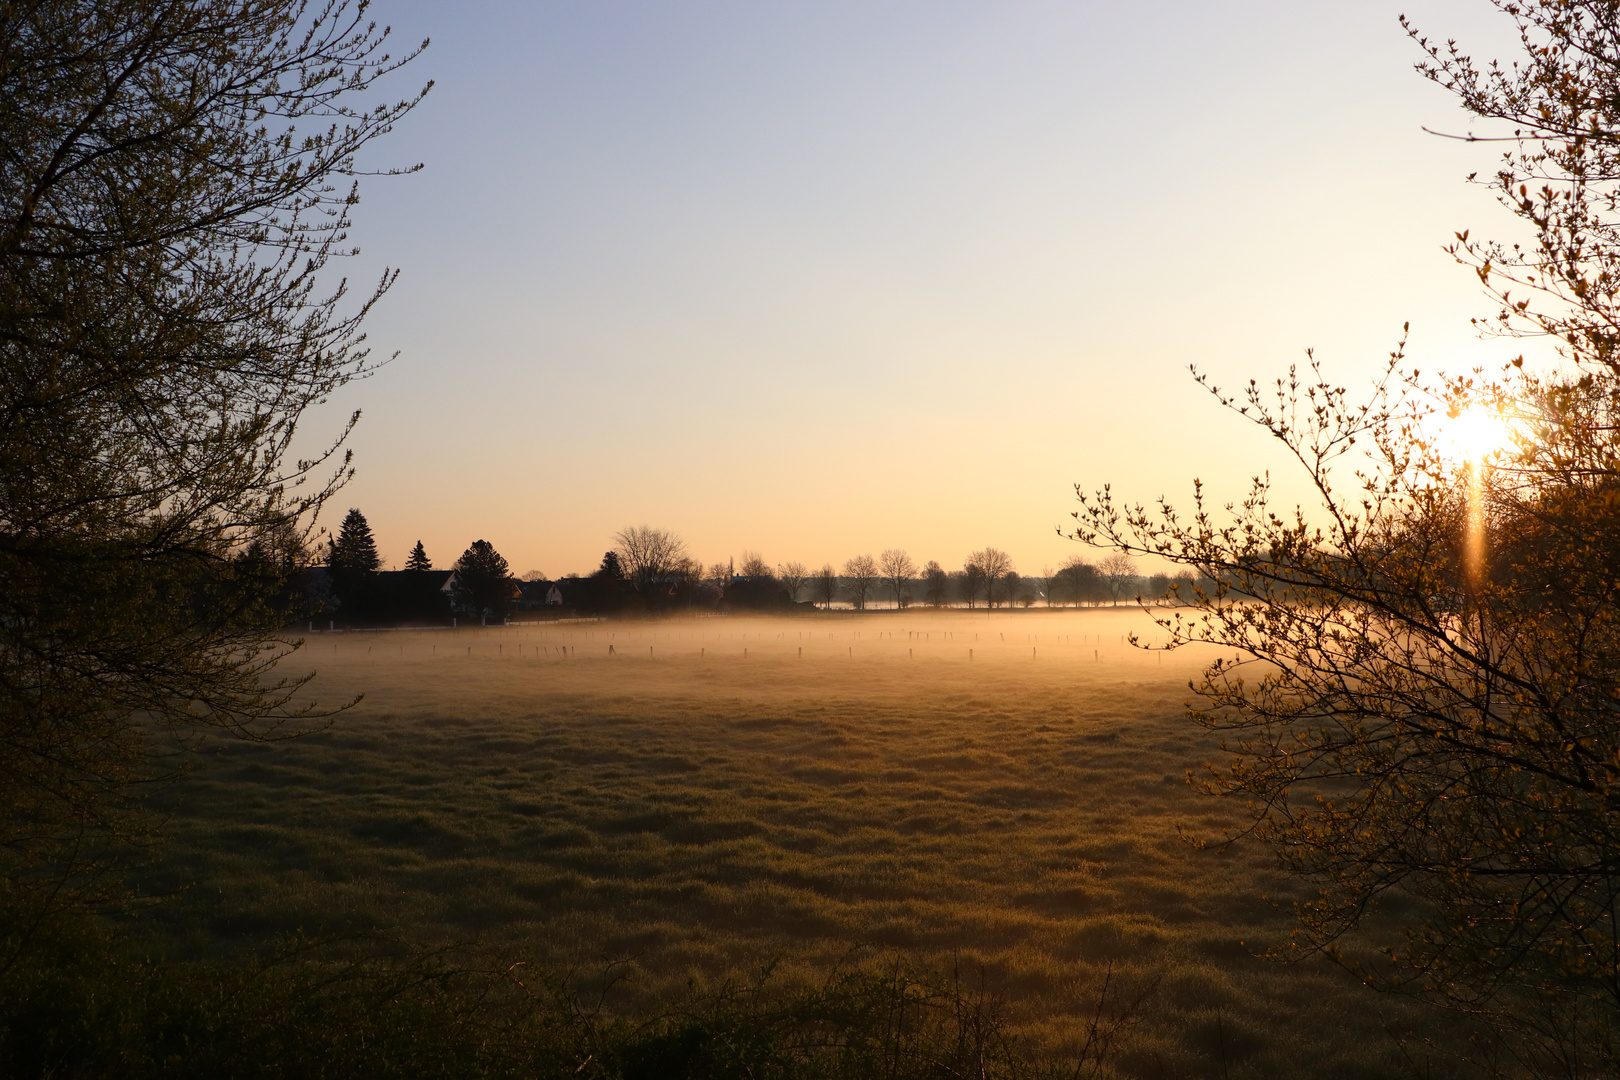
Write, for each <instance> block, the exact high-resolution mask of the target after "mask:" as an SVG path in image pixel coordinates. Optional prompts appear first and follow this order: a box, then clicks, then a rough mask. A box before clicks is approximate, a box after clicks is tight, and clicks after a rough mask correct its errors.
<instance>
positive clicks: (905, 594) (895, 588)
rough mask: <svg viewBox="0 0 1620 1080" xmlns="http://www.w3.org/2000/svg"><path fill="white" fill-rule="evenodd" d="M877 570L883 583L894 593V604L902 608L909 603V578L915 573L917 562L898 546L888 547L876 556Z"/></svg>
mask: <svg viewBox="0 0 1620 1080" xmlns="http://www.w3.org/2000/svg"><path fill="white" fill-rule="evenodd" d="M878 570H879V571H880V572H881V573H882V574H883V584H884V585H885V586H886V587H887V588H888V590H889V592H891V593H893V594H894V606H895V607H897V608H903V607H905V606H906V605H907V604H909V603H911V579H912V578H913V577H915V576H916V574H917V564H916V563H914V562H912V561H911V556H910V555H907V554H906V553H905V552H904V551H902V550H900V549H899V548H890V549H889V550H887V551H885V552H884V553H883V554H882V555H879V556H878Z"/></svg>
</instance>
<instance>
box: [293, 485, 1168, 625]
mask: <svg viewBox="0 0 1620 1080" xmlns="http://www.w3.org/2000/svg"><path fill="white" fill-rule="evenodd" d="M614 541H615V545H614V547H613V548H612V549H611V550H610V551H608V552H606V553H605V554H604V555H603V557H602V562H601V565H600V566H599V567H598V568H597V569H596V571H594V572H593V573H592V574H590V575H589V576H588V577H581V576H579V575H569V576H567V577H565V578H563V579H561V583H562V585H563V586H565V588H564V590H563V591H564V593H565V603H566V604H567V605H568V606H570V607H575V608H586V609H590V610H595V611H603V610H614V609H623V608H625V607H629V606H637V607H641V608H643V609H657V608H660V607H690V606H708V607H714V606H719V605H720V604H722V603H724V604H725V605H726V606H728V607H733V608H754V609H769V608H782V607H791V606H793V605H796V604H800V603H804V602H806V599H807V598H808V602H809V603H813V604H819V605H821V606H822V607H825V608H831V607H832V605H833V604H834V603H836V602H839V601H847V602H848V603H849V605H850V606H851V607H852V608H854V609H855V610H857V611H864V610H866V609H867V608H869V607H872V606H873V605H875V604H878V603H882V602H884V601H887V602H888V603H889V604H891V605H893V606H894V607H895V608H906V607H910V606H912V605H913V604H914V603H916V602H917V601H918V600H921V602H923V603H925V604H927V605H928V606H930V607H935V608H939V607H947V606H951V605H955V604H960V605H963V606H965V607H968V608H976V607H979V606H981V605H982V606H984V607H987V608H996V607H1004V606H1009V605H1017V606H1022V607H1030V606H1033V605H1034V604H1036V603H1037V602H1044V603H1045V604H1047V605H1048V606H1057V605H1070V606H1078V605H1082V604H1090V605H1097V604H1103V603H1114V604H1117V603H1120V602H1122V601H1129V600H1133V599H1135V598H1136V597H1139V596H1141V597H1149V598H1152V599H1155V600H1157V599H1162V598H1165V597H1168V596H1174V595H1176V594H1178V593H1182V592H1186V593H1189V594H1190V590H1191V588H1192V586H1193V583H1194V578H1193V576H1192V575H1190V574H1182V575H1180V576H1179V577H1177V576H1171V575H1166V574H1155V575H1151V576H1147V577H1143V576H1141V575H1139V574H1137V572H1136V565H1135V563H1134V562H1133V561H1132V560H1131V559H1130V558H1129V557H1128V556H1126V555H1124V554H1122V553H1120V552H1112V553H1109V554H1107V555H1105V556H1104V557H1103V558H1102V559H1101V560H1099V561H1098V562H1097V563H1092V562H1088V561H1087V560H1085V559H1083V558H1080V557H1078V556H1076V557H1074V558H1071V559H1070V560H1069V561H1068V562H1066V563H1065V564H1064V565H1063V567H1062V568H1061V569H1059V570H1057V571H1056V572H1052V571H1044V572H1042V573H1041V574H1039V575H1028V576H1025V575H1020V574H1019V573H1018V571H1017V569H1016V568H1015V567H1014V565H1013V561H1012V559H1011V557H1009V556H1008V555H1007V553H1006V552H1004V551H1002V550H1000V549H998V548H993V547H987V548H983V549H981V550H979V551H975V552H973V553H971V554H970V555H969V556H968V557H967V558H966V559H965V560H964V561H963V564H962V566H961V567H960V568H959V569H955V570H947V569H945V568H944V567H943V566H941V565H940V564H939V563H938V562H936V561H934V560H929V561H928V562H927V563H925V564H923V565H922V566H921V567H919V566H918V565H917V564H916V562H915V561H914V560H913V559H912V558H911V556H910V555H909V554H908V553H907V552H905V551H904V550H901V549H899V548H890V549H888V550H886V551H884V552H883V553H882V554H881V555H879V556H877V557H876V558H874V557H872V556H871V555H857V556H855V557H854V558H851V559H848V560H847V561H845V563H844V565H843V567H842V569H839V568H835V567H834V566H833V564H831V563H827V564H824V565H823V566H822V567H821V568H820V569H818V570H810V569H809V568H807V567H806V566H805V565H804V564H803V563H799V562H786V563H781V564H778V565H776V566H774V567H773V566H772V565H771V564H769V563H767V562H766V561H765V559H764V558H763V557H762V556H761V555H760V554H759V553H758V552H754V551H745V552H744V553H743V556H742V560H741V562H740V563H734V562H730V561H728V562H724V563H718V562H717V563H711V564H709V565H708V566H707V567H704V565H703V564H702V563H700V562H698V561H697V560H695V559H693V558H691V557H690V556H689V555H688V554H687V549H686V545H685V543H684V541H682V540H681V538H680V537H679V536H678V535H676V534H675V533H673V532H670V531H669V530H666V529H657V528H652V527H650V526H633V527H629V528H626V529H623V530H621V531H619V532H618V533H616V534H614ZM324 562H325V565H326V567H327V569H328V570H329V572H330V585H331V591H332V594H333V595H332V598H331V600H330V601H329V602H325V603H324V606H325V608H326V609H328V610H335V611H338V612H341V617H342V618H344V619H345V620H346V621H372V622H375V621H403V620H410V619H425V620H432V619H446V618H449V617H451V615H452V613H453V612H457V611H459V612H464V613H467V614H471V615H479V616H500V615H505V614H506V613H508V612H509V611H510V610H511V609H512V607H513V606H514V605H516V604H517V603H519V602H520V601H522V600H523V599H524V596H525V591H526V590H527V591H529V592H530V593H532V592H533V588H532V587H533V585H534V583H536V582H546V580H547V579H546V578H545V576H544V575H542V574H541V573H539V572H538V571H530V572H529V573H527V574H525V575H524V577H523V580H522V581H519V580H517V579H514V577H513V575H512V573H511V570H510V568H509V566H508V565H507V562H506V560H505V559H504V558H503V557H502V556H501V555H500V553H499V552H497V551H496V550H495V549H494V547H493V546H492V545H491V544H489V543H488V542H487V541H485V540H478V541H475V542H474V543H473V544H472V545H471V546H469V547H468V548H467V550H466V551H464V552H462V554H461V557H460V558H458V559H457V560H456V561H455V563H454V564H452V566H451V567H450V569H453V570H455V571H456V579H455V587H454V591H453V594H452V595H451V596H449V597H445V596H443V595H442V594H440V593H439V592H438V591H437V588H436V585H434V584H432V583H430V582H428V580H427V579H426V578H425V577H424V578H422V579H421V581H420V583H418V582H417V581H416V580H413V579H412V578H411V577H409V576H407V577H405V578H404V579H403V580H400V579H397V578H396V577H395V576H393V575H390V576H389V577H388V578H387V579H386V580H384V579H383V578H382V577H381V576H380V575H379V571H380V569H381V567H382V559H381V556H380V555H379V554H378V551H377V545H376V541H375V539H374V537H373V535H372V532H371V528H370V525H369V524H368V523H367V522H366V518H365V515H364V514H362V513H361V512H360V511H359V510H357V509H351V510H350V511H349V512H348V515H347V516H346V517H345V518H344V519H343V524H342V526H341V528H340V529H339V530H338V532H337V534H336V535H335V536H333V537H332V538H331V539H330V540H329V542H328V547H327V551H326V554H325V560H324ZM432 569H433V562H432V560H431V559H430V558H429V556H428V554H427V552H426V550H425V549H424V548H423V545H422V542H421V541H420V540H418V541H417V542H416V546H415V547H414V548H413V549H412V550H411V553H410V554H409V556H407V558H406V560H405V570H406V571H407V575H409V574H411V573H425V572H427V571H431V570H432ZM529 602H531V603H532V602H533V601H532V598H531V600H530V601H529Z"/></svg>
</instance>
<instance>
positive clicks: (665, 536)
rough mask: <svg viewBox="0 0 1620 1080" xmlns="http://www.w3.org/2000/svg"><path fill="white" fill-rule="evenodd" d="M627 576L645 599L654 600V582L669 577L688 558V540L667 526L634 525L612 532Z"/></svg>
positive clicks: (620, 561) (620, 562)
mask: <svg viewBox="0 0 1620 1080" xmlns="http://www.w3.org/2000/svg"><path fill="white" fill-rule="evenodd" d="M613 539H614V541H615V542H616V543H617V545H618V547H617V548H616V549H615V550H617V551H618V553H619V565H620V566H621V567H622V568H623V570H624V576H625V578H626V579H627V580H628V581H629V582H630V583H631V584H632V585H633V586H634V587H635V590H636V592H637V593H639V594H640V595H641V596H642V598H643V599H645V600H649V601H650V600H652V599H653V592H654V590H653V584H654V583H655V582H658V581H662V580H665V579H668V578H669V577H670V576H671V575H672V574H673V573H674V571H675V567H676V566H677V565H678V564H679V563H680V562H681V560H683V559H685V558H686V543H685V542H684V541H683V540H682V539H681V538H680V537H679V536H676V535H675V534H674V533H672V532H670V531H669V530H667V529H654V528H652V527H651V526H648V525H631V526H628V527H626V528H623V529H620V530H619V531H618V532H616V533H614V534H613Z"/></svg>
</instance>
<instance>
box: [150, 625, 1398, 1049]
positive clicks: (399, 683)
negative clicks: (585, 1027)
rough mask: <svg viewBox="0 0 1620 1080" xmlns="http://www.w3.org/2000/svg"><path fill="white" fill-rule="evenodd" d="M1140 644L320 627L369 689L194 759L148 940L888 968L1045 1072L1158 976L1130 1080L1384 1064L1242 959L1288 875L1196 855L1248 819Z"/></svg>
mask: <svg viewBox="0 0 1620 1080" xmlns="http://www.w3.org/2000/svg"><path fill="white" fill-rule="evenodd" d="M1152 630H1153V628H1152V626H1151V624H1150V623H1149V622H1148V620H1147V619H1146V618H1145V617H1144V616H1143V615H1142V614H1141V612H1140V611H1135V610H1089V611H1080V612H1068V611H1042V610H1034V611H1019V612H1011V613H1007V612H994V613H990V612H982V611H981V612H967V611H947V612H943V613H939V612H925V611H918V610H915V609H913V610H908V611H901V612H893V613H889V614H882V613H874V614H868V615H865V616H850V615H841V614H838V613H833V614H830V615H828V614H818V615H811V616H805V617H796V618H750V617H719V618H669V619H665V620H649V621H644V622H633V621H632V622H625V621H618V622H574V623H534V624H527V625H513V626H510V627H502V628H490V629H485V630H465V629H463V630H460V631H455V632H450V631H438V632H379V633H348V634H343V633H340V634H333V635H321V634H317V635H313V636H311V637H310V638H308V640H307V643H306V645H305V648H304V649H303V650H302V651H301V652H299V653H297V654H296V655H295V656H294V657H293V658H292V659H291V660H290V661H289V663H290V664H291V665H293V666H295V667H296V666H298V665H307V666H309V667H312V668H314V669H315V670H316V671H317V672H318V673H319V674H318V676H317V678H316V679H315V680H314V682H312V683H311V684H310V687H309V690H310V692H311V693H313V694H315V695H317V696H318V697H320V698H322V699H325V700H336V699H341V698H344V697H347V696H349V695H352V694H355V693H363V694H364V695H365V699H364V701H363V702H362V703H361V704H360V705H359V706H358V707H356V708H355V709H354V710H353V711H352V712H349V713H346V714H343V715H342V716H340V717H338V718H337V719H336V721H335V722H334V723H333V724H332V726H331V727H330V728H329V729H327V730H325V731H322V732H318V733H315V734H311V735H308V736H306V737H304V738H300V739H296V740H292V741H289V742H282V743H270V744H260V745H255V744H248V743H242V742H237V741H229V740H220V741H216V742H214V743H212V744H211V745H209V746H208V747H206V748H205V753H204V755H203V762H204V764H202V765H201V766H200V767H199V768H198V769H197V770H196V771H195V773H194V774H193V775H192V776H191V777H190V778H189V779H188V780H186V781H185V782H184V783H183V784H182V785H181V786H179V787H177V788H175V789H173V790H172V791H169V792H167V793H165V795H164V796H163V805H164V809H165V812H166V814H167V815H168V816H169V829H170V832H171V835H172V840H171V841H170V842H169V844H168V845H167V846H166V847H165V849H164V851H163V854H162V858H161V860H160V861H159V862H158V863H157V864H155V865H154V866H153V867H152V868H151V869H150V871H149V876H148V878H147V880H146V885H147V887H148V888H149V889H150V890H152V891H153V892H163V891H164V890H166V889H169V888H174V889H180V890H182V891H181V892H180V894H179V896H178V897H177V898H176V899H175V900H173V901H172V902H171V903H169V904H167V905H165V906H161V907H160V908H159V909H158V910H157V911H156V912H155V913H154V915H155V918H156V921H157V925H158V927H159V931H158V933H159V934H160V935H166V937H167V940H166V942H165V944H164V947H165V948H170V949H179V950H181V951H182V952H190V953H192V954H194V955H210V954H214V953H217V952H221V951H223V952H230V951H232V950H240V949H247V948H255V947H259V946H262V945H264V944H266V943H267V942H271V941H274V940H275V939H276V938H277V936H278V935H285V934H289V933H293V932H302V933H306V934H315V935H320V934H332V933H338V932H341V931H351V932H352V931H356V930H374V929H377V928H391V929H393V930H396V931H398V932H401V933H404V934H406V935H407V936H408V937H410V938H411V939H412V940H414V941H415V942H417V943H418V944H427V943H433V942H446V941H468V940H477V941H482V942H484V943H486V944H487V945H489V946H491V947H493V948H497V949H500V950H506V951H505V952H504V953H503V955H509V956H521V957H523V958H525V959H526V960H528V961H530V962H532V963H535V964H539V965H543V966H546V967H549V968H551V969H554V970H564V971H573V972H576V973H577V975H578V977H579V978H580V979H581V980H582V981H583V982H585V983H591V982H592V980H595V979H598V978H601V977H604V975H606V974H609V973H611V975H612V976H613V977H623V981H622V982H619V983H618V984H617V985H616V986H615V988H614V990H613V991H612V992H611V993H610V994H609V996H608V998H607V1003H608V1008H609V1009H610V1010H618V1011H621V1012H623V1013H625V1014H628V1015H635V1014H636V1013H637V1010H638V1009H647V1008H651V1007H653V1006H654V1005H655V1004H656V1003H658V1002H665V1003H667V1002H669V1001H671V1000H677V999H679V998H680V996H681V995H682V994H686V993H690V992H692V991H693V989H694V987H697V988H709V989H713V988H716V987H720V986H723V985H725V984H726V983H727V982H740V983H747V982H749V981H750V980H753V979H755V978H757V977H758V975H759V973H760V972H761V970H763V969H765V968H766V967H767V966H770V965H775V970H774V974H773V979H776V980H779V981H782V982H784V983H785V984H787V985H806V986H814V985H817V984H819V983H821V982H822V981H824V980H826V979H827V978H829V977H830V976H831V975H832V974H833V973H834V972H837V971H839V970H842V969H844V968H847V967H849V966H851V965H861V964H871V963H877V964H892V963H897V962H899V963H905V964H915V965H922V966H924V967H926V968H930V969H932V970H936V971H941V972H947V973H950V972H958V973H961V975H962V977H963V978H967V979H970V980H972V981H973V982H974V983H975V984H976V985H983V986H984V987H987V988H988V989H989V991H990V992H991V993H992V994H993V995H994V996H996V997H997V998H998V999H1001V1000H1004V1001H1005V1004H1006V1009H1007V1011H1008V1015H1009V1017H1010V1019H1011V1023H1012V1026H1013V1028H1014V1030H1016V1032H1017V1033H1018V1034H1019V1035H1020V1036H1021V1037H1022V1038H1024V1039H1026V1040H1028V1045H1029V1047H1030V1048H1031V1049H1032V1052H1034V1053H1036V1054H1037V1055H1038V1056H1043V1055H1049V1054H1056V1053H1060V1052H1062V1051H1065V1050H1067V1051H1071V1052H1072V1051H1073V1050H1074V1049H1075V1048H1076V1047H1077V1046H1078V1044H1079V1042H1080V1041H1081V1040H1082V1039H1083V1037H1084V1032H1085V1025H1086V1021H1087V1019H1088V1017H1089V1016H1090V1014H1091V1010H1093V1009H1094V1008H1095V1005H1096V1000H1097V995H1098V993H1099V991H1100V990H1101V988H1102V987H1103V984H1104V980H1105V979H1107V980H1109V983H1110V985H1111V987H1112V991H1111V992H1113V993H1114V994H1116V995H1118V994H1119V993H1121V992H1123V991H1124V990H1126V989H1129V990H1130V992H1132V993H1143V992H1146V991H1149V990H1151V991H1152V992H1151V993H1148V994H1147V995H1146V1001H1147V1004H1146V1008H1147V1010H1148V1013H1147V1018H1146V1019H1145V1020H1144V1022H1142V1023H1141V1024H1139V1025H1137V1026H1136V1027H1135V1028H1133V1029H1132V1033H1131V1035H1130V1036H1129V1039H1128V1041H1127V1042H1126V1043H1124V1044H1122V1045H1121V1047H1120V1048H1119V1050H1118V1056H1117V1058H1116V1063H1117V1064H1118V1067H1119V1068H1120V1069H1122V1070H1123V1071H1124V1073H1125V1074H1127V1075H1144V1076H1152V1075H1182V1074H1185V1073H1186V1072H1188V1071H1198V1072H1202V1073H1203V1074H1208V1073H1207V1070H1211V1069H1215V1070H1219V1069H1223V1068H1224V1069H1226V1070H1227V1071H1228V1073H1229V1075H1252V1076H1277V1075H1294V1076H1308V1075H1309V1076H1321V1075H1377V1074H1381V1073H1383V1072H1385V1071H1386V1070H1388V1069H1389V1068H1392V1067H1393V1064H1392V1063H1393V1062H1394V1061H1395V1057H1396V1054H1397V1048H1396V1043H1395V1041H1394V1039H1393V1038H1392V1037H1391V1035H1390V1033H1389V1031H1386V1030H1385V1025H1386V1024H1389V1025H1391V1027H1390V1031H1397V1030H1400V1028H1401V1025H1403V1024H1405V1023H1407V1022H1409V1021H1412V1020H1413V1017H1411V1016H1408V1014H1407V1012H1406V1011H1405V1010H1404V1009H1403V1008H1402V1007H1401V1006H1400V1005H1399V1004H1398V1003H1392V1004H1390V1005H1389V1006H1387V1007H1386V1008H1385V1009H1384V1010H1383V1011H1382V1012H1378V1013H1374V1012H1372V1011H1369V1010H1365V1009H1362V1008H1358V1007H1355V1006H1354V1004H1353V1003H1354V1002H1355V1001H1357V1000H1359V998H1358V997H1357V995H1358V993H1360V992H1361V991H1360V990H1359V987H1357V986H1356V985H1355V984H1354V983H1353V981H1352V980H1351V979H1349V977H1348V976H1346V975H1344V973H1343V972H1340V971H1338V970H1336V969H1332V968H1330V967H1327V966H1326V965H1324V964H1323V963H1322V962H1320V961H1313V962H1308V963H1302V964H1299V965H1295V966H1285V965H1281V964H1278V963H1275V962H1272V961H1267V960H1263V959H1259V958H1257V956H1256V955H1255V954H1258V953H1261V952H1264V951H1265V950H1266V949H1267V948H1270V947H1275V946H1279V945H1282V944H1284V943H1285V942H1286V937H1287V932H1288V929H1289V925H1290V919H1291V915H1290V912H1289V910H1288V906H1287V905H1288V903H1289V901H1290V900H1291V899H1293V898H1296V897H1297V896H1299V895H1300V893H1299V888H1298V886H1297V884H1292V883H1290V882H1288V881H1286V880H1285V879H1284V878H1283V877H1282V876H1281V875H1280V874H1279V873H1278V872H1277V871H1276V870H1275V868H1274V866H1273V863H1272V859H1271V857H1270V856H1269V855H1267V854H1265V853H1264V852H1262V851H1261V850H1260V849H1259V848H1258V847H1257V846H1255V845H1251V844H1249V843H1247V842H1245V841H1241V840H1240V841H1238V842H1236V843H1234V844H1233V845H1231V846H1230V847H1222V846H1215V847H1206V848H1199V847H1196V846H1194V844H1193V843H1192V842H1190V841H1191V840H1192V839H1194V838H1201V839H1219V838H1220V837H1221V836H1222V835H1223V833H1224V831H1225V830H1227V829H1229V828H1231V827H1234V826H1239V825H1240V824H1241V812H1240V809H1239V808H1237V807H1234V806H1232V805H1230V804H1227V803H1217V802H1216V801H1214V800H1211V799H1208V798H1205V797H1203V796H1201V795H1199V794H1197V793H1196V792H1195V791H1194V790H1193V789H1192V788H1190V787H1189V785H1188V783H1187V779H1186V775H1187V773H1188V771H1189V770H1192V771H1194V772H1197V771H1199V770H1200V768H1201V766H1202V764H1203V763H1204V762H1205V761H1207V760H1210V759H1211V756H1212V755H1213V754H1215V753H1216V751H1215V747H1214V746H1213V744H1212V741H1211V740H1210V739H1209V738H1208V737H1206V736H1204V735H1203V734H1202V733H1200V732H1199V731H1198V729H1197V728H1195V727H1193V726H1192V725H1190V724H1189V723H1187V721H1186V719H1185V716H1184V713H1183V707H1184V702H1185V701H1186V700H1187V698H1188V696H1189V695H1188V691H1187V685H1186V684H1187V680H1188V679H1189V678H1190V677H1193V676H1194V675H1195V674H1196V672H1197V670H1198V669H1199V667H1200V666H1201V664H1203V663H1205V662H1207V661H1208V660H1209V659H1210V655H1209V654H1208V653H1207V651H1205V652H1202V653H1200V651H1199V650H1192V649H1184V650H1181V651H1178V652H1174V653H1170V654H1168V655H1164V654H1160V653H1153V652H1144V651H1142V650H1139V649H1134V648H1132V647H1131V646H1130V645H1128V644H1126V643H1125V642H1124V637H1125V635H1128V634H1129V633H1131V632H1133V631H1135V632H1138V633H1141V634H1142V635H1143V637H1144V639H1145V640H1151V639H1152V637H1153V636H1154V635H1153V633H1152ZM970 653H971V656H970ZM1263 897H1268V898H1269V899H1263ZM1155 988H1156V989H1155ZM1329 1027H1331V1028H1332V1033H1331V1035H1327V1034H1325V1032H1326V1030H1327V1029H1328V1028H1329ZM1218 1074H1219V1073H1217V1075H1218Z"/></svg>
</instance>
